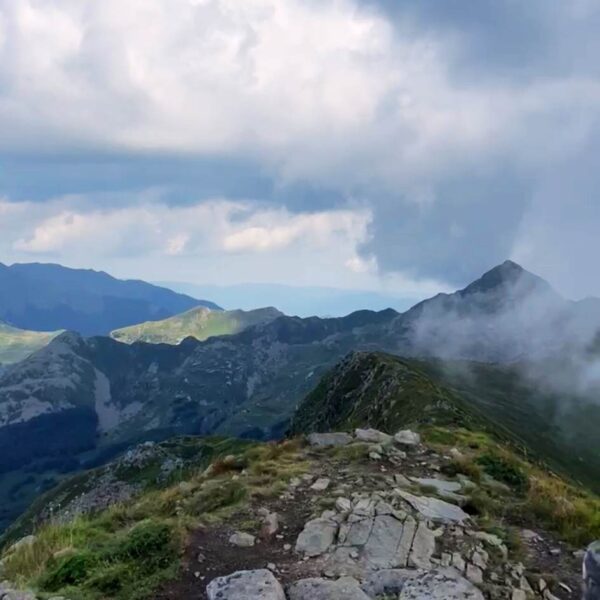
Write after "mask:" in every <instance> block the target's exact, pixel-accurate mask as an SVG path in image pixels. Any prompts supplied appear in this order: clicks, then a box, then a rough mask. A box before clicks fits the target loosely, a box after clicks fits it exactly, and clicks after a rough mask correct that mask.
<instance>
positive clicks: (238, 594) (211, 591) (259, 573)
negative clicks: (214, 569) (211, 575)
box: [206, 569, 286, 600]
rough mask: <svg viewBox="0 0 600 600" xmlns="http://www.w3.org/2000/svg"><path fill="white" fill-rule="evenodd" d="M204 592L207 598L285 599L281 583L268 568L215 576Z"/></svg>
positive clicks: (236, 599)
mask: <svg viewBox="0 0 600 600" xmlns="http://www.w3.org/2000/svg"><path fill="white" fill-rule="evenodd" d="M206 594H207V596H208V600H286V599H285V594H284V592H283V588H282V587H281V584H280V583H279V582H278V581H277V579H275V577H274V576H273V573H271V571H269V570H268V569H258V570H255V571H237V572H235V573H232V574H231V575H227V576H226V577H217V578H216V579H213V580H212V581H211V582H210V583H209V584H208V586H207V588H206Z"/></svg>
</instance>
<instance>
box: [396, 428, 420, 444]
mask: <svg viewBox="0 0 600 600" xmlns="http://www.w3.org/2000/svg"><path fill="white" fill-rule="evenodd" d="M394 441H395V442H396V443H397V444H400V445H401V446H417V445H419V444H420V443H421V436H420V435H419V434H418V433H415V432H414V431H411V430H410V429H403V430H402V431H399V432H398V433H397V434H396V435H395V436H394Z"/></svg>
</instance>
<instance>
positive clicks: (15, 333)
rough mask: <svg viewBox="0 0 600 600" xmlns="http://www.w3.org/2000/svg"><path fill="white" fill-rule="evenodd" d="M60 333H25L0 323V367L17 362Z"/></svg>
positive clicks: (22, 330)
mask: <svg viewBox="0 0 600 600" xmlns="http://www.w3.org/2000/svg"><path fill="white" fill-rule="evenodd" d="M59 333H61V332H60V331H54V332H49V333H46V332H40V331H26V330H24V329H18V328H16V327H11V326H10V325H7V324H6V323H3V322H2V321H0V367H2V365H7V364H11V363H15V362H19V361H20V360H23V359H24V358H27V357H28V356H30V355H31V354H33V353H34V352H35V351H36V350H39V349H40V348H42V347H44V346H45V345H46V344H48V342H50V340H52V339H53V338H55V337H56V336H57V335H58V334H59Z"/></svg>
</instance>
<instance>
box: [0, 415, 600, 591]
mask: <svg viewBox="0 0 600 600" xmlns="http://www.w3.org/2000/svg"><path fill="white" fill-rule="evenodd" d="M227 444H228V442H226V441H224V440H223V441H214V442H213V441H210V440H207V441H206V442H194V441H193V440H192V439H190V438H185V439H182V440H179V441H177V440H174V441H173V442H171V443H170V444H160V445H149V444H145V445H143V446H141V447H140V448H138V449H136V450H135V451H132V452H129V453H127V454H125V455H124V456H123V457H121V458H119V459H118V460H117V461H115V462H114V463H111V464H110V465H108V466H107V467H105V468H103V469H100V470H97V471H94V472H92V473H90V474H88V475H87V476H86V481H85V483H84V484H82V482H81V478H78V479H75V480H72V481H71V482H70V483H68V482H67V483H65V484H64V485H63V486H62V488H61V490H60V493H55V494H51V495H48V496H46V497H45V498H44V500H45V501H46V504H44V502H40V503H39V504H38V506H37V511H38V512H37V515H38V516H39V517H40V518H42V520H43V519H44V518H46V519H48V516H49V515H52V520H51V521H48V522H47V524H46V525H43V524H42V525H40V526H38V528H37V529H36V530H35V533H34V534H33V535H29V536H27V537H24V538H20V539H19V540H18V541H17V542H16V543H13V542H14V538H13V539H12V540H11V541H8V543H7V544H6V545H5V547H4V550H3V552H2V554H1V562H0V569H1V570H2V576H3V577H4V578H5V579H6V580H7V581H5V582H4V583H3V584H2V586H4V587H3V588H1V589H3V590H4V591H6V590H9V589H10V590H12V591H11V592H10V593H11V594H13V596H12V597H15V598H20V599H22V600H35V598H47V597H49V596H51V595H54V596H55V597H56V596H57V595H59V596H61V597H63V598H65V599H70V600H73V599H77V600H100V599H106V598H111V599H114V600H136V599H137V600H144V599H149V598H153V599H154V600H176V599H177V600H180V599H182V598H190V599H192V598H193V599H198V600H199V599H208V600H217V599H219V600H271V599H273V600H314V599H315V598H317V599H318V598H323V599H333V600H342V599H344V600H389V599H390V598H398V599H402V600H408V599H412V600H419V599H422V600H425V599H431V598H434V599H435V598H439V600H442V599H444V600H483V599H484V598H487V599H491V600H500V599H511V600H527V599H528V598H529V599H533V598H540V599H544V600H557V599H558V600H569V599H576V598H578V597H579V587H580V583H581V574H580V566H581V556H582V554H583V548H585V546H586V545H587V544H588V543H589V542H590V541H591V540H592V539H593V538H594V536H597V535H599V534H600V530H599V528H598V523H597V521H596V522H595V521H594V516H593V515H594V514H595V512H596V511H597V510H598V509H599V507H600V502H599V500H598V498H596V497H594V496H591V495H589V494H587V493H586V492H584V491H582V490H579V489H577V488H575V487H573V486H570V485H569V484H567V483H565V482H563V481H561V480H560V479H559V478H557V477H556V476H554V475H552V474H549V473H548V472H547V471H546V470H544V469H543V468H542V467H540V466H538V465H535V464H532V463H530V462H528V461H527V460H526V459H525V457H524V455H523V454H522V453H519V452H516V451H515V450H514V449H512V448H511V447H510V446H506V445H505V444H503V443H499V442H498V441H497V440H496V439H494V438H493V437H490V436H487V435H485V434H483V433H481V432H479V431H477V430H469V429H465V428H454V427H450V428H448V427H440V426H438V425H435V424H431V425H425V424H424V425H423V426H422V429H421V433H420V434H419V433H417V432H413V431H411V430H405V429H404V430H401V431H398V432H396V433H395V434H394V432H393V431H389V432H382V431H378V430H375V429H360V428H358V429H356V430H355V431H353V432H335V433H332V432H325V433H314V434H309V435H308V436H306V438H304V437H299V438H295V439H293V440H288V441H284V442H280V443H271V444H265V443H252V442H246V443H245V445H243V446H237V447H236V445H235V444H231V443H229V446H228V445H227ZM182 448H187V450H186V451H183V450H182ZM201 448H210V451H209V452H208V454H207V456H208V457H210V458H209V459H208V461H212V462H211V463H210V465H209V466H208V468H204V465H205V464H206V462H208V461H203V460H202V459H200V461H198V459H197V455H196V454H194V453H195V452H196V450H197V449H201ZM190 450H192V456H191V457H188V458H187V459H186V458H185V454H186V453H187V452H190ZM225 452H229V454H227V455H224V453H225ZM199 455H200V456H202V450H200V452H199ZM205 458H206V457H205ZM176 461H179V463H177V462H176ZM187 461H189V462H187ZM174 464H175V467H174ZM186 467H187V468H186ZM177 473H179V475H177ZM107 478H111V481H113V482H114V481H116V480H119V481H123V482H125V481H126V482H127V483H128V484H129V485H130V489H129V491H128V494H127V496H126V497H123V498H122V499H121V501H120V502H119V503H117V504H113V503H112V501H109V502H108V503H106V502H105V503H104V504H103V498H104V499H105V498H106V495H105V494H104V495H103V488H104V487H105V486H106V480H107ZM57 499H61V500H63V501H64V503H63V504H61V503H60V502H57ZM90 500H95V501H97V502H90ZM13 533H14V534H16V533H17V532H16V531H15V532H13ZM9 581H10V582H11V583H8V582H9ZM15 589H20V590H21V591H20V592H17V591H15Z"/></svg>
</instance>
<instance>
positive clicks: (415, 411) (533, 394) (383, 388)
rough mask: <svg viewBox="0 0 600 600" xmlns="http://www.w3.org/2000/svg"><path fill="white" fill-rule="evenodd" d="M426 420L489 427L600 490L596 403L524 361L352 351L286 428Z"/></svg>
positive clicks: (390, 427)
mask: <svg viewBox="0 0 600 600" xmlns="http://www.w3.org/2000/svg"><path fill="white" fill-rule="evenodd" d="M423 425H436V426H437V425H440V426H443V427H449V426H451V427H452V426H467V427H469V428H472V429H477V430H481V431H487V432H488V433H490V434H493V435H494V436H495V437H497V438H499V439H503V440H505V441H509V442H511V443H512V444H514V445H515V446H517V447H523V448H527V449H528V452H529V455H530V457H537V458H539V459H543V460H544V461H545V462H546V463H548V464H550V465H551V466H552V468H554V469H555V470H557V471H559V472H561V473H563V475H565V476H566V477H568V478H571V479H576V480H578V481H580V482H583V484H584V485H586V486H588V487H590V488H592V489H595V490H596V491H598V492H600V485H599V484H598V481H599V480H598V477H599V476H600V456H599V455H598V452H597V447H596V444H595V443H594V441H593V440H594V436H595V435H596V434H595V433H594V432H595V431H597V427H598V426H599V425H600V406H599V405H597V404H596V403H590V402H587V401H586V400H585V398H582V397H577V396H576V395H575V394H573V393H571V395H569V396H566V395H563V394H557V393H554V392H553V391H551V390H547V389H546V390H544V388H543V387H542V388H540V386H538V385H537V384H536V383H535V382H533V381H531V379H530V377H529V373H528V371H527V370H526V369H525V368H524V366H523V365H510V366H502V365H489V364H485V363H475V362H464V361H462V362H457V361H453V362H448V361H443V362H442V361H435V360H427V361H424V360H414V359H410V360H409V359H403V358H399V357H396V356H392V355H389V354H383V353H379V352H376V353H373V352H366V353H365V352H353V353H351V354H350V355H348V356H347V357H346V358H345V359H344V360H342V361H341V362H340V363H338V364H337V365H336V366H335V367H334V368H333V369H331V370H330V371H329V372H328V373H327V374H326V375H325V376H324V377H323V378H322V379H321V381H320V382H319V384H318V385H317V386H316V387H315V389H314V390H313V391H312V392H311V393H310V394H308V396H307V397H306V398H305V399H304V400H303V401H302V402H301V404H300V405H299V407H298V409H297V411H296V412H295V414H294V416H293V419H292V421H291V425H290V429H289V431H290V433H291V434H292V435H293V434H298V433H302V432H309V431H329V430H338V429H339V430H348V429H352V428H354V427H358V426H369V427H374V428H377V429H383V430H385V431H394V430H397V429H400V428H402V427H422V426H423Z"/></svg>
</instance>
